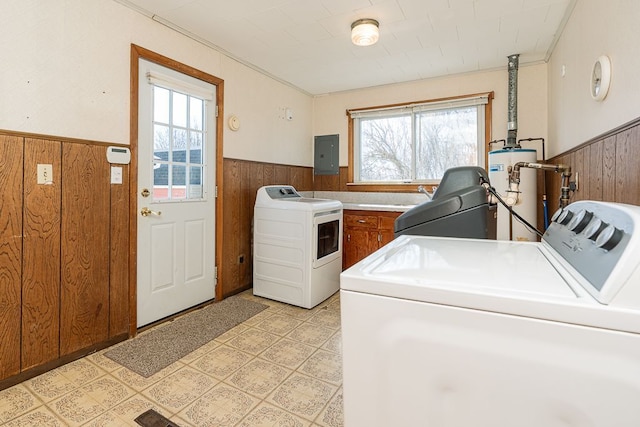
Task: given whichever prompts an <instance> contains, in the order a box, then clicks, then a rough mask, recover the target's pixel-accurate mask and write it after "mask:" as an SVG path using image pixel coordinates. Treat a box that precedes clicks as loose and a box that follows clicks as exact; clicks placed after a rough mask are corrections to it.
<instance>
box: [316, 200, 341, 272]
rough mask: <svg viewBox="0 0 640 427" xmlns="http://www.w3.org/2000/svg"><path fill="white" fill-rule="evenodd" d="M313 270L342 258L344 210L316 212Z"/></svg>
mask: <svg viewBox="0 0 640 427" xmlns="http://www.w3.org/2000/svg"><path fill="white" fill-rule="evenodd" d="M312 245H313V248H312V251H313V268H318V267H321V266H323V265H325V264H327V263H328V262H331V261H333V260H334V259H336V258H342V210H341V209H336V210H332V211H325V212H316V213H315V214H314V216H313V241H312Z"/></svg>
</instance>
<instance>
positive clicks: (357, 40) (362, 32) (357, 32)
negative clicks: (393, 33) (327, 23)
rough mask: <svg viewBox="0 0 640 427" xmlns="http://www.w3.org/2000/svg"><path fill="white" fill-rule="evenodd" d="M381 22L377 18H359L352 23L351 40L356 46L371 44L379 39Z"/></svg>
mask: <svg viewBox="0 0 640 427" xmlns="http://www.w3.org/2000/svg"><path fill="white" fill-rule="evenodd" d="M379 26H380V24H379V23H378V21H376V20H375V19H368V18H365V19H358V20H357V21H355V22H354V23H353V24H351V41H352V42H353V44H355V45H356V46H371V45H372V44H375V43H376V42H377V41H378V37H379V36H380V34H379V32H378V27H379Z"/></svg>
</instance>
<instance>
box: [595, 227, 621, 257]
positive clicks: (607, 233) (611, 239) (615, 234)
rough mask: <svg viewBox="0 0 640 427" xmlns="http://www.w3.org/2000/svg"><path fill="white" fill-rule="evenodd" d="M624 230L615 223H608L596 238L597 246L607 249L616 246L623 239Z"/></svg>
mask: <svg viewBox="0 0 640 427" xmlns="http://www.w3.org/2000/svg"><path fill="white" fill-rule="evenodd" d="M623 236H624V232H623V231H622V230H620V229H618V228H616V227H614V226H613V225H607V226H606V227H605V228H604V230H602V232H601V233H600V234H599V235H598V237H597V238H596V246H597V247H599V248H602V249H604V250H606V251H610V250H611V249H613V248H615V247H616V245H617V244H618V243H620V241H621V240H622V237H623Z"/></svg>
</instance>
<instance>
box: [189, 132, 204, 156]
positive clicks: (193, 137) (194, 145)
mask: <svg viewBox="0 0 640 427" xmlns="http://www.w3.org/2000/svg"><path fill="white" fill-rule="evenodd" d="M189 142H190V145H189V162H191V163H198V164H202V132H193V131H192V132H191V133H190V135H189Z"/></svg>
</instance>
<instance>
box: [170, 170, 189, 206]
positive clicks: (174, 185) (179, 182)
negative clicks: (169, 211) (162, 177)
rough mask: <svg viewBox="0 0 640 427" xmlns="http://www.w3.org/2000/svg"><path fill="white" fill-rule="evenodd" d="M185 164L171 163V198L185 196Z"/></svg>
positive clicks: (182, 197)
mask: <svg viewBox="0 0 640 427" xmlns="http://www.w3.org/2000/svg"><path fill="white" fill-rule="evenodd" d="M186 172H187V167H186V166H179V165H171V198H172V199H184V198H185V197H186V187H187V183H186Z"/></svg>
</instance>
